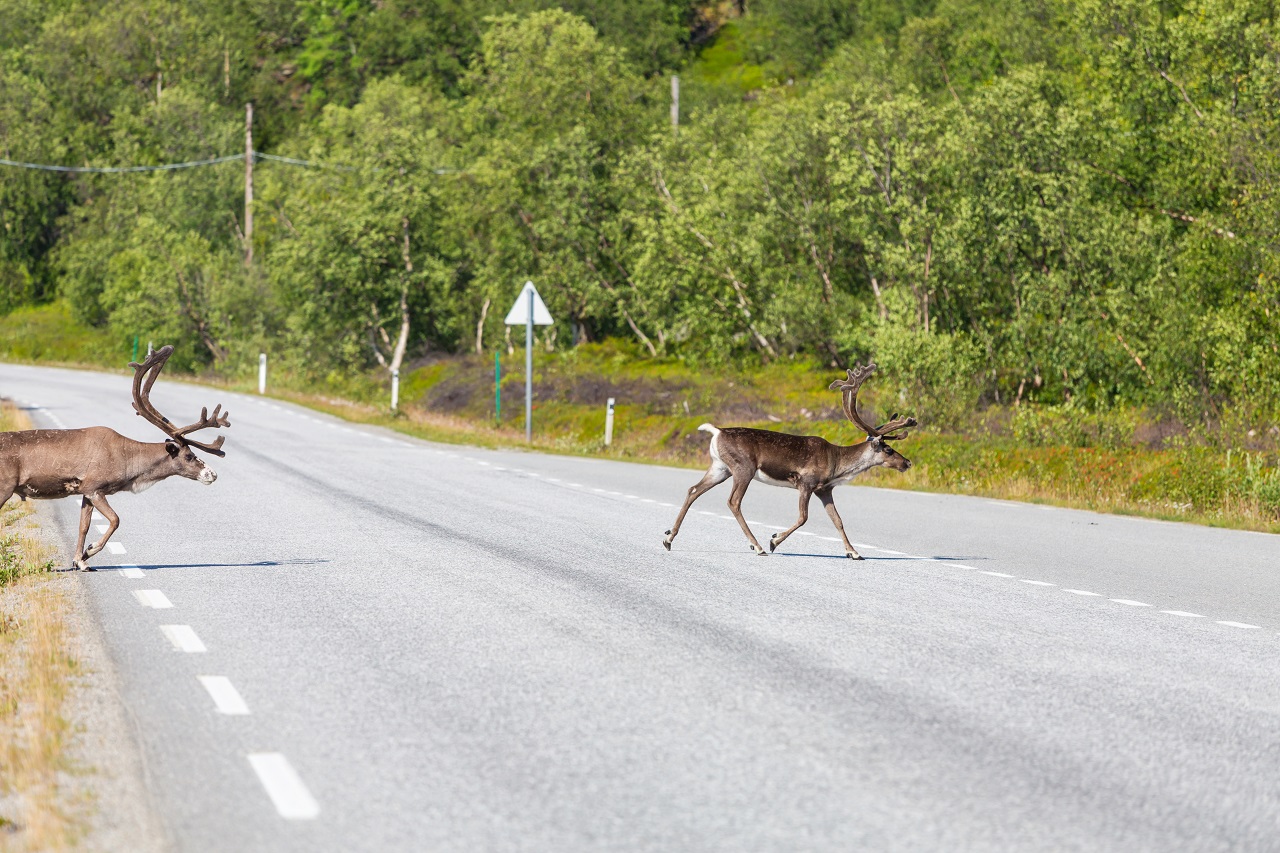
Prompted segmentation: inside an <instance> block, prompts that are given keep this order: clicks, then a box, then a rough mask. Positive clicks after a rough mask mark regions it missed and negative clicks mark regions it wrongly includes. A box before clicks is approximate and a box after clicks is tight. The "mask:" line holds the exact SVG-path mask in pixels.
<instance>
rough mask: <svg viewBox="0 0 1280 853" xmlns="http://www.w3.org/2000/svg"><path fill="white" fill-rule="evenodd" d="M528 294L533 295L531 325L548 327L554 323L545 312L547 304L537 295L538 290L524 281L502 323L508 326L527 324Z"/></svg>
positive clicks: (548, 313)
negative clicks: (514, 302) (522, 287)
mask: <svg viewBox="0 0 1280 853" xmlns="http://www.w3.org/2000/svg"><path fill="white" fill-rule="evenodd" d="M530 293H532V294H533V325H535V326H550V325H553V324H554V323H555V320H552V319H551V312H550V311H548V310H547V304H546V303H545V302H543V301H542V297H541V296H539V295H538V288H536V287H534V286H533V282H531V281H526V282H525V283H524V289H523V290H521V291H520V295H519V296H517V297H516V304H515V305H512V306H511V310H510V311H508V312H507V319H506V320H505V321H504V322H505V323H506V324H507V325H508V326H524V325H527V324H528V323H529V294H530Z"/></svg>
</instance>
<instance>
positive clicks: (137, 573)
mask: <svg viewBox="0 0 1280 853" xmlns="http://www.w3.org/2000/svg"><path fill="white" fill-rule="evenodd" d="M116 571H117V572H119V573H120V576H121V577H125V578H128V579H129V580H135V581H136V580H141V579H142V577H143V574H142V569H140V568H138V567H137V566H121V567H120V568H119V569H117V570H116Z"/></svg>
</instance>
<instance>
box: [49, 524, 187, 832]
mask: <svg viewBox="0 0 1280 853" xmlns="http://www.w3.org/2000/svg"><path fill="white" fill-rule="evenodd" d="M37 516H38V518H39V521H40V529H41V531H42V535H43V536H44V537H45V539H46V541H48V542H49V543H50V545H52V546H54V548H55V551H56V552H57V554H58V558H57V561H56V563H55V565H57V566H59V567H61V566H66V565H69V564H70V560H69V559H66V543H67V542H69V541H71V540H70V539H68V538H67V536H69V535H70V531H68V530H67V528H66V527H65V526H64V525H63V524H62V521H61V519H60V518H59V517H58V513H57V512H56V510H55V509H54V507H52V506H42V505H40V504H37ZM62 578H63V579H64V580H65V581H66V583H65V584H64V585H62V587H63V588H62V591H63V593H64V594H65V600H66V603H67V621H66V625H65V628H66V636H67V638H68V641H69V643H70V647H69V648H68V649H67V652H68V654H69V655H70V656H71V657H72V658H74V659H75V661H76V663H77V667H76V668H77V671H78V675H77V677H76V680H75V683H74V684H73V685H72V689H71V690H70V691H69V694H68V697H67V701H66V705H65V707H64V709H63V710H64V712H65V713H66V715H67V722H68V723H69V731H70V732H71V741H70V743H68V744H67V751H66V755H67V758H68V760H69V763H70V766H71V768H72V769H71V772H64V773H62V774H60V777H61V778H60V779H59V787H60V788H61V789H62V790H63V791H64V796H65V799H64V803H66V804H67V805H69V806H71V807H72V813H73V814H74V815H75V820H76V823H77V825H78V826H77V830H78V832H77V843H76V849H77V850H85V851H95V852H96V851H103V853H113V852H114V851H120V850H129V851H133V853H162V851H169V850H173V849H175V848H174V845H173V842H172V839H171V837H170V835H169V833H168V831H167V830H166V828H165V826H164V824H163V822H162V821H161V819H160V817H159V813H158V811H157V810H156V809H155V807H154V805H153V798H152V796H151V791H150V789H149V786H148V782H147V773H146V765H145V758H144V756H143V752H142V746H141V742H140V740H139V738H138V736H137V735H138V732H137V729H136V722H135V721H134V719H133V716H132V713H131V712H130V710H129V708H128V707H127V706H126V705H125V703H124V700H123V698H122V697H121V694H120V691H119V688H118V684H119V677H118V676H117V674H116V667H115V662H114V661H113V660H112V659H111V656H110V653H109V652H108V651H107V646H106V639H105V637H104V635H103V631H102V626H101V625H100V624H99V623H98V618H97V615H96V614H95V613H94V612H93V609H92V607H91V606H90V603H89V592H88V589H87V588H86V586H85V580H86V578H85V576H84V575H82V574H81V573H80V572H71V571H68V572H66V573H64V574H63V575H62Z"/></svg>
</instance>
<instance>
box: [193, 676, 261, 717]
mask: <svg viewBox="0 0 1280 853" xmlns="http://www.w3.org/2000/svg"><path fill="white" fill-rule="evenodd" d="M199 678H200V683H201V684H203V685H204V689H205V690H206V691H208V693H209V697H210V698H211V699H213V704H214V707H216V708H217V709H218V713H219V714H228V715H232V716H239V715H244V714H247V713H249V706H248V705H246V704H245V702H244V699H242V698H241V697H240V691H238V690H236V688H235V685H233V684H232V683H231V679H230V678H227V677H226V676H225V675H201V676H199Z"/></svg>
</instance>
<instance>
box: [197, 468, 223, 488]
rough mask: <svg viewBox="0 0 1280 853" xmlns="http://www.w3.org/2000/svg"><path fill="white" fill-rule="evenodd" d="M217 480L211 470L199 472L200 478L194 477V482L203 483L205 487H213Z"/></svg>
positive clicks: (214, 472) (215, 474)
mask: <svg viewBox="0 0 1280 853" xmlns="http://www.w3.org/2000/svg"><path fill="white" fill-rule="evenodd" d="M216 479H218V474H217V472H216V471H214V470H213V469H212V468H205V469H204V470H203V471H201V472H200V476H199V477H196V482H198V483H204V484H205V485H206V486H211V485H213V481H214V480H216Z"/></svg>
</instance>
